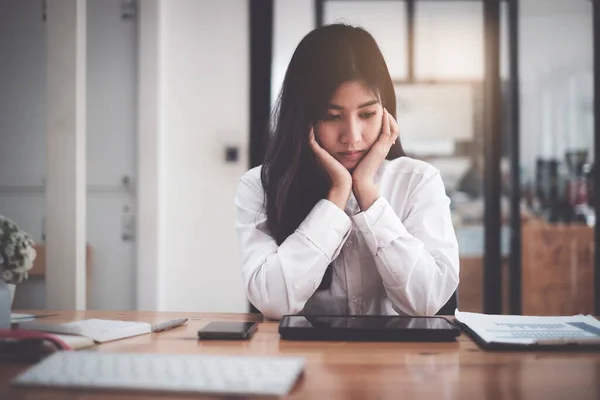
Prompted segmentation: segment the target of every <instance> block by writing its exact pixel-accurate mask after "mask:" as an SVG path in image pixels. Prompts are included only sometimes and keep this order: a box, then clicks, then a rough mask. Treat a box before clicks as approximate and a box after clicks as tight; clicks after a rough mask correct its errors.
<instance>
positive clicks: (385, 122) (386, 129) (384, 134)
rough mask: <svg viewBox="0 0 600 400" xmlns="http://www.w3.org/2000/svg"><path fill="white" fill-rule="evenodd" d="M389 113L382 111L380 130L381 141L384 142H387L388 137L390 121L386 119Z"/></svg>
mask: <svg viewBox="0 0 600 400" xmlns="http://www.w3.org/2000/svg"><path fill="white" fill-rule="evenodd" d="M388 116H389V113H388V112H387V110H386V109H385V108H384V109H383V128H382V135H381V136H382V137H381V139H382V140H385V141H386V142H387V139H388V138H389V136H390V120H389V118H388Z"/></svg>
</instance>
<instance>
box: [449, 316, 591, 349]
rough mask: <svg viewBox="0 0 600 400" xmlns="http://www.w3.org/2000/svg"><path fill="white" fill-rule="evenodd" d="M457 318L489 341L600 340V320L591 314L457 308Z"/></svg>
mask: <svg viewBox="0 0 600 400" xmlns="http://www.w3.org/2000/svg"><path fill="white" fill-rule="evenodd" d="M454 316H455V317H456V319H457V320H458V321H459V322H461V323H463V324H465V325H467V326H468V327H469V328H470V329H471V330H473V331H474V332H475V333H476V334H477V335H478V336H479V337H481V338H482V339H483V340H484V341H485V342H487V343H503V344H521V345H531V344H539V345H563V344H568V343H578V344H599V345H600V321H598V320H597V319H596V318H594V317H592V316H590V315H574V316H568V317H538V316H521V315H487V314H478V313H470V312H461V311H458V309H457V310H456V311H455V314H454Z"/></svg>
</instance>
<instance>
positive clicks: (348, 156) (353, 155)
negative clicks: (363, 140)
mask: <svg viewBox="0 0 600 400" xmlns="http://www.w3.org/2000/svg"><path fill="white" fill-rule="evenodd" d="M362 153H363V152H362V151H360V150H353V151H343V152H341V153H339V154H340V155H341V156H342V158H343V159H345V160H356V159H358V158H360V156H361V155H362Z"/></svg>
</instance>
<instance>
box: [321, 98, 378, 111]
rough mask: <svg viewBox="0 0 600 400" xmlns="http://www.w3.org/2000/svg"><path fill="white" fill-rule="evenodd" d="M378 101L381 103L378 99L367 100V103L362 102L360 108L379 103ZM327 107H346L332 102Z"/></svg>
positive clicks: (338, 108) (339, 108)
mask: <svg viewBox="0 0 600 400" xmlns="http://www.w3.org/2000/svg"><path fill="white" fill-rule="evenodd" d="M377 103H379V101H378V100H371V101H367V102H366V103H362V104H361V105H359V106H358V108H365V107H369V106H372V105H373V104H377ZM327 108H329V109H334V110H343V109H344V107H342V106H338V105H337V104H330V105H329V106H328V107H327Z"/></svg>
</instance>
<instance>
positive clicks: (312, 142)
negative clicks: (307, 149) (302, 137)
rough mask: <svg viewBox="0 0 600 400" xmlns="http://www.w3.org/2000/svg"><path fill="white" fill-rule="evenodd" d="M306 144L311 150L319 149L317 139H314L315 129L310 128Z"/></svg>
mask: <svg viewBox="0 0 600 400" xmlns="http://www.w3.org/2000/svg"><path fill="white" fill-rule="evenodd" d="M308 143H309V144H310V146H311V147H312V148H313V150H317V149H319V148H320V147H321V146H319V143H317V139H316V138H315V128H313V127H311V128H310V133H309V134H308Z"/></svg>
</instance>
